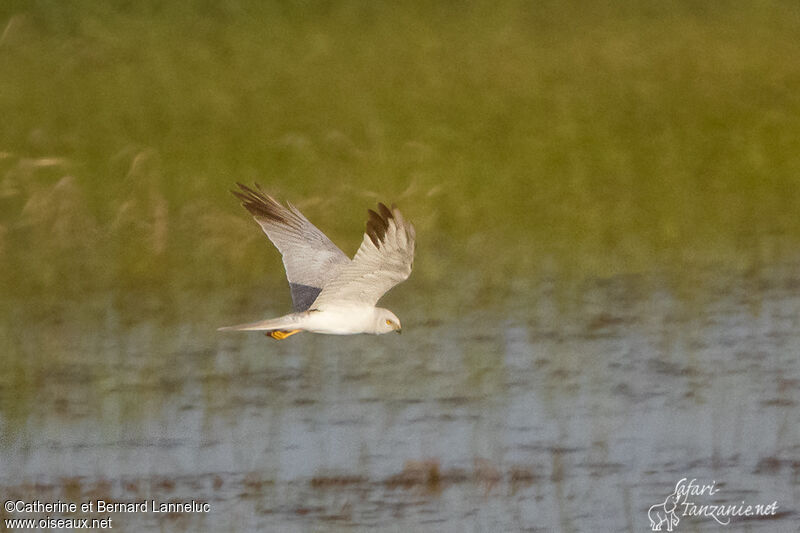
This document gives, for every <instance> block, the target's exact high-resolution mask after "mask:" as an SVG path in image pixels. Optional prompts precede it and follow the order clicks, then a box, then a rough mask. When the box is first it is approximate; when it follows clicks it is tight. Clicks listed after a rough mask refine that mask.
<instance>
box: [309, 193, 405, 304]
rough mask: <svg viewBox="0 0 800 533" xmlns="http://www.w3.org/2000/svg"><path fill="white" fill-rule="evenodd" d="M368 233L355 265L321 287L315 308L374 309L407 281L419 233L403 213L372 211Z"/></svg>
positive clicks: (389, 210)
mask: <svg viewBox="0 0 800 533" xmlns="http://www.w3.org/2000/svg"><path fill="white" fill-rule="evenodd" d="M368 213H369V219H368V220H367V231H366V233H365V234H364V240H363V241H362V242H361V247H359V249H358V252H356V255H355V257H353V260H352V262H350V263H349V264H347V265H344V266H342V267H341V270H340V271H339V272H338V275H337V276H336V277H333V278H331V279H330V280H329V281H328V283H326V284H325V285H324V286H323V287H322V292H321V293H320V294H319V296H318V297H317V299H316V300H315V301H314V303H313V304H312V308H315V309H316V308H324V307H325V306H326V305H329V304H338V303H341V302H358V303H366V304H369V305H375V304H376V303H377V302H378V300H379V299H380V298H381V297H382V296H383V295H384V294H385V293H386V291H388V290H389V289H391V288H392V287H394V286H395V285H397V284H398V283H400V282H401V281H404V280H406V279H408V276H409V275H410V274H411V269H412V267H413V264H414V246H415V238H416V232H415V230H414V226H413V225H412V224H410V223H409V222H406V221H405V220H404V219H403V216H402V215H401V214H400V211H399V210H398V209H397V207H395V206H394V205H393V206H392V209H389V208H388V207H386V206H385V205H383V204H378V211H377V212H376V211H373V210H371V209H370V210H369V211H368Z"/></svg>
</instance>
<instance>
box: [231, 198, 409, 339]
mask: <svg viewBox="0 0 800 533" xmlns="http://www.w3.org/2000/svg"><path fill="white" fill-rule="evenodd" d="M237 185H239V189H240V190H238V191H231V192H233V194H234V195H235V196H236V197H237V198H239V199H240V200H241V201H242V206H244V208H245V209H247V210H248V211H249V212H250V214H251V215H253V218H255V220H256V222H258V223H259V225H260V226H261V229H263V230H264V233H266V234H267V237H269V240H271V241H272V243H273V244H274V245H275V247H276V248H277V249H278V251H279V252H280V253H281V255H282V256H283V266H284V268H285V269H286V277H287V278H288V280H289V288H290V289H291V293H292V302H293V304H294V312H293V313H291V314H288V315H284V316H282V317H278V318H270V319H268V320H262V321H260V322H253V323H250V324H240V325H237V326H229V327H226V328H219V331H266V332H267V335H269V336H270V337H272V338H273V339H278V340H282V339H285V338H286V337H289V336H291V335H294V334H295V333H299V332H301V331H311V332H314V333H327V334H331V335H352V334H356V333H374V334H376V335H379V334H382V333H389V332H391V331H396V332H397V333H400V319H399V318H397V316H395V314H394V313H392V312H391V311H389V310H388V309H383V308H381V307H375V304H376V303H377V302H378V300H379V299H380V298H381V296H383V295H384V293H385V292H386V291H388V290H389V289H391V288H392V287H394V286H395V285H397V284H398V283H400V282H401V281H404V280H405V279H407V278H408V276H409V275H410V274H411V266H412V263H413V262H414V237H415V233H414V226H412V225H411V224H410V223H409V222H406V221H405V220H404V219H403V216H402V215H401V214H400V211H399V210H398V209H397V207H395V206H394V205H393V206H392V208H391V209H389V208H388V207H386V206H385V205H383V204H380V203H379V204H378V211H377V212H375V211H373V210H372V209H370V210H369V211H368V213H369V220H368V221H367V231H366V233H365V234H364V240H363V242H362V243H361V247H360V248H359V249H358V251H357V252H356V255H355V256H354V257H353V259H352V260H350V259H348V257H347V256H346V255H345V254H344V252H342V251H341V250H340V249H339V248H337V247H336V245H335V244H333V243H332V242H331V240H330V239H328V237H326V236H325V234H323V233H322V232H321V231H320V230H318V229H317V228H316V226H314V225H313V224H312V223H311V222H309V221H308V219H307V218H306V217H304V216H303V214H302V213H300V211H298V210H297V208H296V207H294V206H293V205H292V204H288V205H289V206H288V208H287V207H284V206H283V205H281V204H280V203H278V202H277V201H275V199H274V198H272V197H271V196H269V195H267V194H265V193H264V191H262V190H261V187H260V186H259V185H258V184H256V185H255V189H251V188H249V187H247V186H245V185H242V184H241V183H237Z"/></svg>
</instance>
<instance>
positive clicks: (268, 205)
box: [231, 182, 289, 224]
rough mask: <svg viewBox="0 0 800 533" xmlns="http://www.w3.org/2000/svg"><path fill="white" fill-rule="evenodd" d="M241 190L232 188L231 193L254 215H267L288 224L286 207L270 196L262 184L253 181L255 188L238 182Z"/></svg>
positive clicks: (266, 216)
mask: <svg viewBox="0 0 800 533" xmlns="http://www.w3.org/2000/svg"><path fill="white" fill-rule="evenodd" d="M236 185H238V186H239V190H238V191H235V190H232V191H231V193H232V194H233V195H234V196H235V197H236V198H238V199H239V201H241V203H242V206H243V207H244V208H245V209H247V210H248V211H249V212H250V214H251V215H253V216H254V217H265V218H268V219H271V220H275V221H277V222H280V223H282V224H288V223H289V220H288V219H287V218H286V213H285V211H286V208H285V207H283V206H282V205H281V204H279V203H278V202H276V201H275V200H273V199H272V198H271V197H270V196H268V195H267V194H266V193H265V192H264V190H263V189H262V188H261V185H259V184H258V183H253V187H254V188H250V187H248V186H247V185H244V184H243V183H239V182H236Z"/></svg>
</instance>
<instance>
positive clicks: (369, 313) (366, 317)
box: [303, 306, 375, 335]
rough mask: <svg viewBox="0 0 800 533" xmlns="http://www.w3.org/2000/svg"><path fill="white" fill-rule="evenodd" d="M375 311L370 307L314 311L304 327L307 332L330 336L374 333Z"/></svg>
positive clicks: (347, 307)
mask: <svg viewBox="0 0 800 533" xmlns="http://www.w3.org/2000/svg"><path fill="white" fill-rule="evenodd" d="M374 310H375V308H374V307H370V306H346V307H345V306H343V307H337V308H327V309H321V310H318V311H312V312H310V313H309V314H308V316H307V317H306V320H305V321H304V322H305V323H304V324H303V326H304V329H305V330H306V331H313V332H314V333H327V334H328V335H354V334H356V333H372V332H373V331H372V330H373V329H374V322H375V318H374Z"/></svg>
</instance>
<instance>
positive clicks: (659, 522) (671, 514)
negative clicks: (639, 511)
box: [647, 491, 680, 531]
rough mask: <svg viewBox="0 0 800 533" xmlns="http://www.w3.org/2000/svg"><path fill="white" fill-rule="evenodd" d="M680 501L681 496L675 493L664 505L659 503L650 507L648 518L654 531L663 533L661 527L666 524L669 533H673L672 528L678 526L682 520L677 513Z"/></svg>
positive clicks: (668, 497)
mask: <svg viewBox="0 0 800 533" xmlns="http://www.w3.org/2000/svg"><path fill="white" fill-rule="evenodd" d="M678 500H680V495H679V494H678V493H677V491H676V492H673V493H672V494H670V495H669V496H667V499H666V500H664V502H663V503H657V504H655V505H653V506H651V507H650V509H649V510H648V511H647V518H649V519H650V529H652V530H653V531H661V526H663V525H664V523H665V522H666V524H667V531H672V528H674V527H675V526H677V525H678V522H680V518H678V513H676V512H675V511H676V510H677V509H678Z"/></svg>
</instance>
